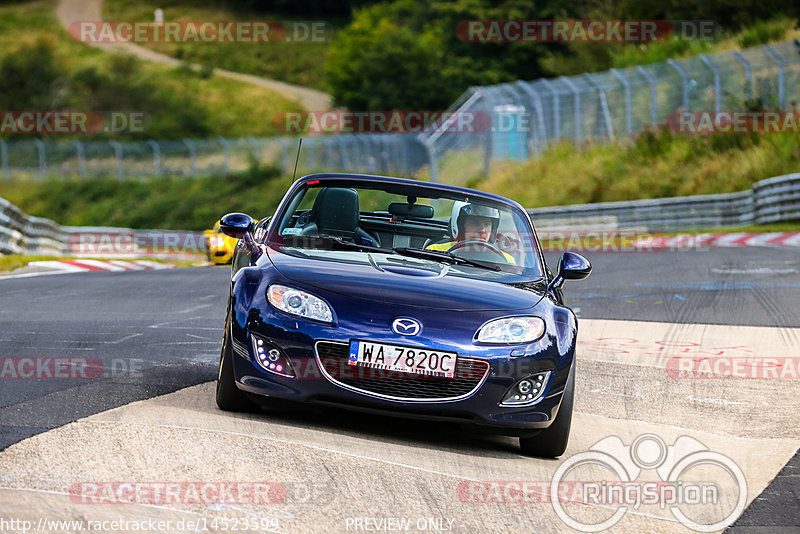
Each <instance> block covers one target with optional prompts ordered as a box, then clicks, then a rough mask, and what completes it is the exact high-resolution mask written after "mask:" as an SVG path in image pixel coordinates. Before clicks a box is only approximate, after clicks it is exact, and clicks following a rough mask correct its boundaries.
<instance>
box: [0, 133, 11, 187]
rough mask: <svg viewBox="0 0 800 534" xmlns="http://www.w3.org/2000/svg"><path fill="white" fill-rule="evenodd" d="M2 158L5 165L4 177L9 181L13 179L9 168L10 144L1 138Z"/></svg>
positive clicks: (0, 158)
mask: <svg viewBox="0 0 800 534" xmlns="http://www.w3.org/2000/svg"><path fill="white" fill-rule="evenodd" d="M0 160H2V165H3V179H4V180H5V181H8V180H10V179H11V169H9V168H8V145H6V142H5V141H3V140H2V139H0Z"/></svg>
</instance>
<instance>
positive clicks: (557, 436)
mask: <svg viewBox="0 0 800 534" xmlns="http://www.w3.org/2000/svg"><path fill="white" fill-rule="evenodd" d="M574 398H575V362H572V369H570V371H569V377H567V385H566V387H565V388H564V397H563V398H562V399H561V406H560V407H559V409H558V413H557V414H556V420H555V421H553V423H552V424H551V425H550V426H549V427H547V428H545V429H544V430H542V431H541V432H539V433H538V434H536V435H535V436H532V437H530V438H519V447H520V449H521V450H522V454H524V455H526V456H538V457H540V458H557V457H559V456H561V455H562V454H564V451H565V450H567V443H568V442H569V429H570V427H571V426H572V402H573V400H574Z"/></svg>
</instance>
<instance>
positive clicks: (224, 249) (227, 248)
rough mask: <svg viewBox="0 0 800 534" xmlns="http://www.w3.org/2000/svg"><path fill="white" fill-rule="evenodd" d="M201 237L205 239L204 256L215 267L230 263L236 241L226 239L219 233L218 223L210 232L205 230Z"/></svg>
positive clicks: (229, 238)
mask: <svg viewBox="0 0 800 534" xmlns="http://www.w3.org/2000/svg"><path fill="white" fill-rule="evenodd" d="M203 235H205V237H206V254H208V259H209V260H210V261H213V262H214V263H216V264H217V265H222V264H225V263H230V262H231V260H232V259H233V251H234V249H235V248H236V243H237V242H238V239H234V238H232V237H228V236H226V235H225V234H223V233H222V232H220V231H219V221H217V222H215V223H214V227H213V228H212V229H211V230H205V231H204V232H203Z"/></svg>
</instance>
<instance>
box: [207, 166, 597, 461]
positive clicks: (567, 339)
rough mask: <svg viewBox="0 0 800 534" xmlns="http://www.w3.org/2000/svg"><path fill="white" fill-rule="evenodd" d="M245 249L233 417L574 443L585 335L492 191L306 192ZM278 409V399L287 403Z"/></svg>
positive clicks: (247, 236)
mask: <svg viewBox="0 0 800 534" xmlns="http://www.w3.org/2000/svg"><path fill="white" fill-rule="evenodd" d="M221 230H222V231H223V232H224V233H225V234H227V235H229V236H231V237H235V238H237V239H239V240H240V241H239V244H238V246H237V250H236V253H235V256H234V259H233V267H232V274H233V275H232V279H231V292H230V299H229V302H228V312H227V320H226V323H225V335H224V339H223V345H222V355H221V358H220V366H219V377H218V381H217V393H216V397H217V404H218V405H219V407H220V408H222V409H223V410H243V411H246V410H250V409H252V408H254V407H257V406H258V405H259V404H266V403H269V402H270V401H271V400H274V399H283V400H293V401H298V402H307V403H320V404H326V405H338V406H341V407H345V408H349V409H355V410H365V411H371V412H385V413H387V414H390V415H391V414H393V415H398V414H402V415H404V416H410V417H418V418H425V419H432V420H441V421H454V422H460V423H465V424H467V425H469V426H472V427H481V429H482V430H483V431H490V432H496V433H499V434H505V435H510V436H518V437H519V438H520V446H521V449H522V451H523V453H525V454H529V455H535V456H544V457H555V456H559V455H561V454H562V453H563V452H564V450H565V449H566V446H567V440H568V438H569V430H570V421H571V418H572V403H573V395H574V389H575V342H576V335H577V322H576V319H575V315H574V314H573V313H572V311H571V310H570V309H569V308H567V307H566V306H564V303H563V298H562V294H561V289H560V288H561V285H562V284H563V282H564V280H565V279H576V280H577V279H582V278H585V277H586V276H588V275H589V273H590V271H591V265H590V264H589V262H588V261H587V260H586V259H585V258H583V257H581V256H580V255H578V254H573V253H569V252H567V253H564V255H563V256H562V257H561V260H560V261H559V265H558V269H557V272H556V273H555V275H553V274H552V273H551V272H550V271H549V270H548V268H547V266H546V264H545V262H544V258H543V256H542V253H541V250H540V247H539V242H538V241H537V238H536V234H535V232H534V229H533V225H532V224H531V221H530V218H529V216H528V214H527V213H526V212H525V210H524V209H523V208H522V207H521V206H520V205H519V204H517V203H516V202H513V201H511V200H508V199H506V198H502V197H499V196H496V195H491V194H488V193H482V192H479V191H475V190H471V189H465V188H460V187H453V186H445V185H438V184H432V183H428V182H421V181H415V180H406V179H399V178H388V177H380V176H361V175H350V174H317V175H312V176H306V177H304V178H302V179H300V180H297V181H296V182H295V183H294V184H293V185H292V186H291V188H290V189H289V191H288V192H287V193H286V195H285V197H284V198H283V200H282V202H281V203H280V205H279V206H278V209H277V211H276V212H275V215H274V216H273V217H269V218H266V219H263V220H261V221H259V222H258V223H256V222H255V221H254V220H253V219H252V218H250V217H249V216H248V215H245V214H242V213H231V214H228V215H226V216H225V217H223V218H222V222H221ZM278 402H280V401H278Z"/></svg>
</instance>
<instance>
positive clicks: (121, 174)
mask: <svg viewBox="0 0 800 534" xmlns="http://www.w3.org/2000/svg"><path fill="white" fill-rule="evenodd" d="M108 144H110V145H111V148H113V149H114V155H115V156H116V158H117V179H118V180H119V181H120V182H121V181H122V180H124V179H125V168H124V167H123V166H122V145H120V144H119V143H117V142H116V141H109V142H108Z"/></svg>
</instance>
